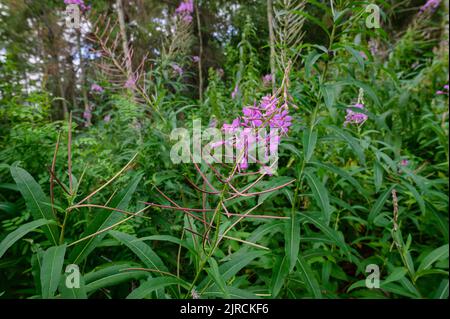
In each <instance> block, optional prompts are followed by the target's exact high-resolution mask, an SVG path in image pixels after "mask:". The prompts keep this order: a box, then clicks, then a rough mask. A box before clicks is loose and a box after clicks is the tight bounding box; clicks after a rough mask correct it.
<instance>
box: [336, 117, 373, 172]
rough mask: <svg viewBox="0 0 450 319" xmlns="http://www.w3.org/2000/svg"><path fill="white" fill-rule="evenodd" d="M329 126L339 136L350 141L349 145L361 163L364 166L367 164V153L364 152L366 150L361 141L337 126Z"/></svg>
mask: <svg viewBox="0 0 450 319" xmlns="http://www.w3.org/2000/svg"><path fill="white" fill-rule="evenodd" d="M329 127H330V128H331V129H332V130H333V131H334V132H335V134H336V135H337V136H338V137H339V138H341V139H342V140H344V141H345V142H347V143H348V145H349V146H350V147H351V148H352V149H353V151H354V152H355V154H356V156H357V157H358V160H359V163H360V164H361V165H363V166H364V165H365V164H366V155H365V154H364V150H363V149H362V147H361V145H360V144H359V141H358V140H357V139H355V138H354V137H353V136H351V135H349V134H348V133H347V132H344V131H343V130H341V129H340V128H338V127H336V126H332V125H330V126H329Z"/></svg>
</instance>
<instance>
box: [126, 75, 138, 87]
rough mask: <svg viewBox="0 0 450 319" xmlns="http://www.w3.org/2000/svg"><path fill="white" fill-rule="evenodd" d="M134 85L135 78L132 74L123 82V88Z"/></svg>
mask: <svg viewBox="0 0 450 319" xmlns="http://www.w3.org/2000/svg"><path fill="white" fill-rule="evenodd" d="M135 86H136V78H135V77H134V76H130V77H129V78H128V80H127V81H126V82H125V84H124V86H123V87H124V88H126V89H132V88H134V87H135Z"/></svg>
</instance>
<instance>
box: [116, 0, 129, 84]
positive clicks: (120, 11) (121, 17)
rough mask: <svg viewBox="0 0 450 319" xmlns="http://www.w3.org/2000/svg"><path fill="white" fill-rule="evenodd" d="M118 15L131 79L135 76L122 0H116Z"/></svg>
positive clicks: (124, 54)
mask: <svg viewBox="0 0 450 319" xmlns="http://www.w3.org/2000/svg"><path fill="white" fill-rule="evenodd" d="M116 10H117V16H118V18H119V27H120V36H121V37H122V49H123V56H124V59H125V66H126V68H127V76H128V79H130V78H131V77H132V76H133V68H132V65H131V57H130V50H129V49H128V39H127V30H126V27H125V15H124V14H123V5H122V0H116Z"/></svg>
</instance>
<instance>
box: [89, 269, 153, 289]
mask: <svg viewBox="0 0 450 319" xmlns="http://www.w3.org/2000/svg"><path fill="white" fill-rule="evenodd" d="M148 276H149V275H148V273H146V272H144V271H138V270H130V271H122V272H116V273H113V274H107V275H106V276H104V277H102V278H99V279H96V280H94V281H92V282H90V283H88V284H86V288H85V289H86V293H92V292H94V291H96V290H98V289H101V288H105V287H110V286H115V285H118V284H120V283H123V282H127V281H130V280H133V279H142V278H146V277H148Z"/></svg>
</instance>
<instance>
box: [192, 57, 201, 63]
mask: <svg viewBox="0 0 450 319" xmlns="http://www.w3.org/2000/svg"><path fill="white" fill-rule="evenodd" d="M192 61H194V63H198V62H199V61H200V57H199V56H198V55H194V56H193V57H192Z"/></svg>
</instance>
